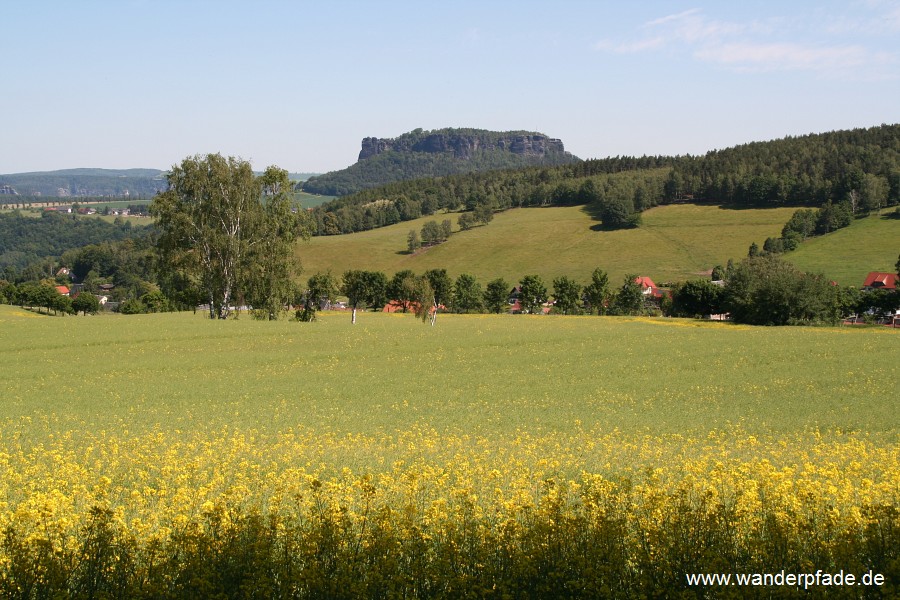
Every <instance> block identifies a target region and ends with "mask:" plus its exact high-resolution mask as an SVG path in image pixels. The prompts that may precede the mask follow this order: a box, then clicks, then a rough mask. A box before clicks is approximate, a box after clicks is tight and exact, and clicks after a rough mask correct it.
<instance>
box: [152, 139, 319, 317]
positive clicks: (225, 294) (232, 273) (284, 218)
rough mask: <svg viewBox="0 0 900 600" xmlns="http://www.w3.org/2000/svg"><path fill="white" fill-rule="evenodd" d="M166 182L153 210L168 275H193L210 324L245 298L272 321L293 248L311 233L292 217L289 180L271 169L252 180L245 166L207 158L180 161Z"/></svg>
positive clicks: (282, 295) (216, 157) (282, 296)
mask: <svg viewBox="0 0 900 600" xmlns="http://www.w3.org/2000/svg"><path fill="white" fill-rule="evenodd" d="M167 179H168V183H169V189H168V190H167V191H165V192H163V193H161V194H159V195H157V196H156V197H155V198H154V199H153V203H152V204H151V207H150V211H151V214H152V215H153V216H154V217H155V218H156V223H157V226H158V227H159V229H160V231H161V236H160V247H161V249H162V251H163V252H162V254H163V256H164V257H165V259H166V260H167V262H168V264H169V266H170V268H173V269H178V270H182V271H185V272H194V273H196V274H197V275H198V278H199V280H200V287H201V289H202V290H203V294H204V298H205V300H206V301H207V303H208V304H209V316H210V318H214V319H225V318H227V317H228V316H229V315H230V314H231V311H232V307H233V305H234V304H235V303H236V301H237V299H238V298H240V297H241V296H243V295H244V294H249V295H251V296H253V297H254V299H255V300H256V301H257V302H258V303H260V304H261V305H262V308H263V309H264V310H267V311H269V315H270V318H274V317H275V316H277V311H276V310H275V307H276V306H280V303H281V302H282V301H283V300H284V299H285V298H286V296H287V294H286V293H283V292H284V284H286V283H289V282H290V275H291V265H290V263H291V261H292V259H293V241H294V239H296V238H297V237H298V236H302V235H308V233H306V232H308V229H309V228H308V227H307V226H306V225H305V224H304V222H303V220H302V217H300V216H299V215H295V214H294V213H292V212H291V206H290V201H289V193H290V182H289V181H288V179H287V173H286V172H285V171H283V170H281V169H278V168H275V167H270V168H269V169H268V170H267V171H266V173H265V174H264V175H263V176H261V177H256V176H255V175H254V174H253V170H252V169H251V167H250V163H248V162H246V161H243V160H240V159H236V158H234V157H229V158H224V157H222V156H221V155H219V154H208V155H206V156H200V155H197V156H193V157H188V158H186V159H184V160H183V161H182V162H181V164H180V165H176V166H174V167H172V170H171V171H170V172H169V174H168V177H167Z"/></svg>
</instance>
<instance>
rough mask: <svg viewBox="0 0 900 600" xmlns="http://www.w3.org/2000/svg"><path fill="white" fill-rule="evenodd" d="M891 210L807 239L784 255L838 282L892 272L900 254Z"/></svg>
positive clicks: (899, 227)
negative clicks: (872, 273) (872, 272)
mask: <svg viewBox="0 0 900 600" xmlns="http://www.w3.org/2000/svg"><path fill="white" fill-rule="evenodd" d="M894 210H895V209H893V208H891V209H888V210H886V211H883V212H882V214H880V215H873V216H870V217H868V218H865V219H860V220H858V221H854V222H853V223H851V225H850V226H849V227H847V228H845V229H839V230H838V231H835V232H834V233H830V234H828V235H825V236H822V237H817V238H812V239H810V240H807V241H805V242H804V243H803V244H801V245H800V247H799V248H798V249H797V250H795V251H794V252H789V253H788V254H786V255H785V258H786V259H787V260H789V261H791V262H792V263H794V264H795V265H797V266H798V267H800V268H801V269H803V270H805V271H813V272H821V273H825V275H827V276H828V277H830V278H831V279H833V280H835V281H837V282H838V283H840V284H841V285H856V286H859V285H862V283H863V281H864V280H865V278H866V274H867V273H869V272H870V271H887V272H891V273H892V272H894V270H895V266H894V265H895V263H896V262H897V255H898V254H900V219H898V218H895V217H894Z"/></svg>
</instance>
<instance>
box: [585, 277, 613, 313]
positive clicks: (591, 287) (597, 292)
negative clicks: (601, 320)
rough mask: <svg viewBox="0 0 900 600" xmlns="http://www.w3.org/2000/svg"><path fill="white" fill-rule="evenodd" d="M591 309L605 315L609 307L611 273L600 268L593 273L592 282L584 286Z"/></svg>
mask: <svg viewBox="0 0 900 600" xmlns="http://www.w3.org/2000/svg"><path fill="white" fill-rule="evenodd" d="M584 294H585V297H586V298H587V301H588V306H589V308H590V311H591V312H592V313H593V312H596V313H597V314H598V315H605V314H606V312H607V310H608V308H609V299H610V292H609V275H607V274H606V271H604V270H603V269H600V268H596V269H594V272H593V273H591V282H590V283H589V284H588V285H587V287H585V288H584Z"/></svg>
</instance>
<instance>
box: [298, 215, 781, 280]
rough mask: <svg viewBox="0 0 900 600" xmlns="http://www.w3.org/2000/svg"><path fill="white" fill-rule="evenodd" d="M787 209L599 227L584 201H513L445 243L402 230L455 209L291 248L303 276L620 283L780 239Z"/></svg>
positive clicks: (699, 267)
mask: <svg viewBox="0 0 900 600" xmlns="http://www.w3.org/2000/svg"><path fill="white" fill-rule="evenodd" d="M792 213H793V209H769V210H754V209H748V210H730V209H724V208H720V207H717V206H701V205H691V204H683V205H673V206H660V207H656V208H653V209H650V210H648V211H646V212H645V213H643V225H642V226H641V227H639V228H637V229H632V230H619V231H604V230H602V229H600V228H599V227H598V222H597V221H596V220H594V219H593V218H592V217H591V216H590V215H589V214H588V213H587V212H585V210H584V208H583V207H579V206H573V207H548V208H519V209H512V210H508V211H506V212H503V213H498V214H497V215H495V217H494V220H493V221H492V222H491V223H490V224H488V225H486V226H481V227H475V228H474V229H471V230H469V231H462V232H457V233H454V234H453V235H452V236H451V237H450V239H449V240H448V241H447V242H444V243H443V244H440V245H438V246H435V247H432V248H428V249H426V250H423V251H419V252H417V253H416V254H414V255H410V254H408V253H407V252H406V248H407V244H406V236H407V234H408V233H409V231H410V230H411V229H415V230H416V231H418V230H420V229H421V228H422V225H423V224H424V223H425V222H427V221H429V220H435V219H436V220H438V221H441V220H443V219H450V220H451V222H452V223H453V227H454V231H456V230H457V229H458V227H457V225H456V219H457V218H458V216H459V214H458V213H451V214H446V215H442V214H438V215H435V216H432V217H425V218H422V219H417V220H415V221H408V222H405V223H398V224H396V225H391V226H389V227H383V228H381V229H376V230H373V231H366V232H361V233H354V234H350V235H341V236H327V237H317V238H313V239H312V240H310V242H309V243H305V244H300V245H299V246H298V250H297V255H298V257H299V258H300V261H301V263H302V264H303V268H304V273H306V274H312V273H314V272H316V271H320V270H321V271H325V270H328V269H331V271H332V272H334V273H337V274H340V273H343V272H344V271H345V270H347V269H352V268H355V269H369V270H379V271H385V272H386V273H388V275H390V274H391V273H393V272H396V271H399V270H402V269H412V270H413V271H416V272H422V271H425V270H427V269H433V268H446V269H447V270H448V271H449V272H450V274H451V275H458V274H460V273H471V274H473V275H475V276H476V277H477V278H478V279H479V280H480V281H481V282H482V283H485V282H487V281H489V280H490V279H494V278H496V277H503V278H505V279H506V280H507V281H510V282H512V281H518V280H519V279H521V278H522V276H524V275H527V274H532V273H537V274H539V275H541V276H542V277H543V278H544V279H545V280H546V281H547V282H548V283H549V282H550V281H551V280H552V279H553V278H554V277H558V276H560V275H568V276H569V277H573V278H575V279H577V280H581V281H586V280H587V279H588V278H589V276H590V273H591V272H592V271H593V270H594V269H595V268H597V267H601V268H603V269H604V270H605V271H607V272H608V273H609V274H610V276H611V278H612V279H613V281H616V282H618V280H620V279H621V278H622V277H624V276H625V275H627V274H628V273H639V274H642V275H648V276H650V277H652V278H653V279H654V280H655V281H657V282H662V281H673V280H680V279H690V278H692V277H698V276H700V274H701V273H703V272H708V271H709V270H710V269H712V268H713V267H714V266H716V265H717V264H722V265H724V264H725V263H726V262H727V261H728V259H729V258H740V257H743V256H746V254H747V248H749V246H750V244H751V243H753V242H754V241H756V242H757V243H758V244H760V245H762V242H763V241H764V240H765V239H766V238H767V237H770V236H776V237H777V236H778V235H780V233H781V228H782V226H783V225H784V223H785V221H787V219H788V218H790V216H791V214H792Z"/></svg>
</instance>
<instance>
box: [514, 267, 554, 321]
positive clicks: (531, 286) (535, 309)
mask: <svg viewBox="0 0 900 600" xmlns="http://www.w3.org/2000/svg"><path fill="white" fill-rule="evenodd" d="M546 301H547V286H546V285H544V280H543V279H541V276H540V275H526V276H525V277H523V278H522V280H521V281H520V282H519V305H520V306H521V307H522V311H523V312H527V313H529V314H538V313H540V312H541V305H542V304H544V302H546Z"/></svg>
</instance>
